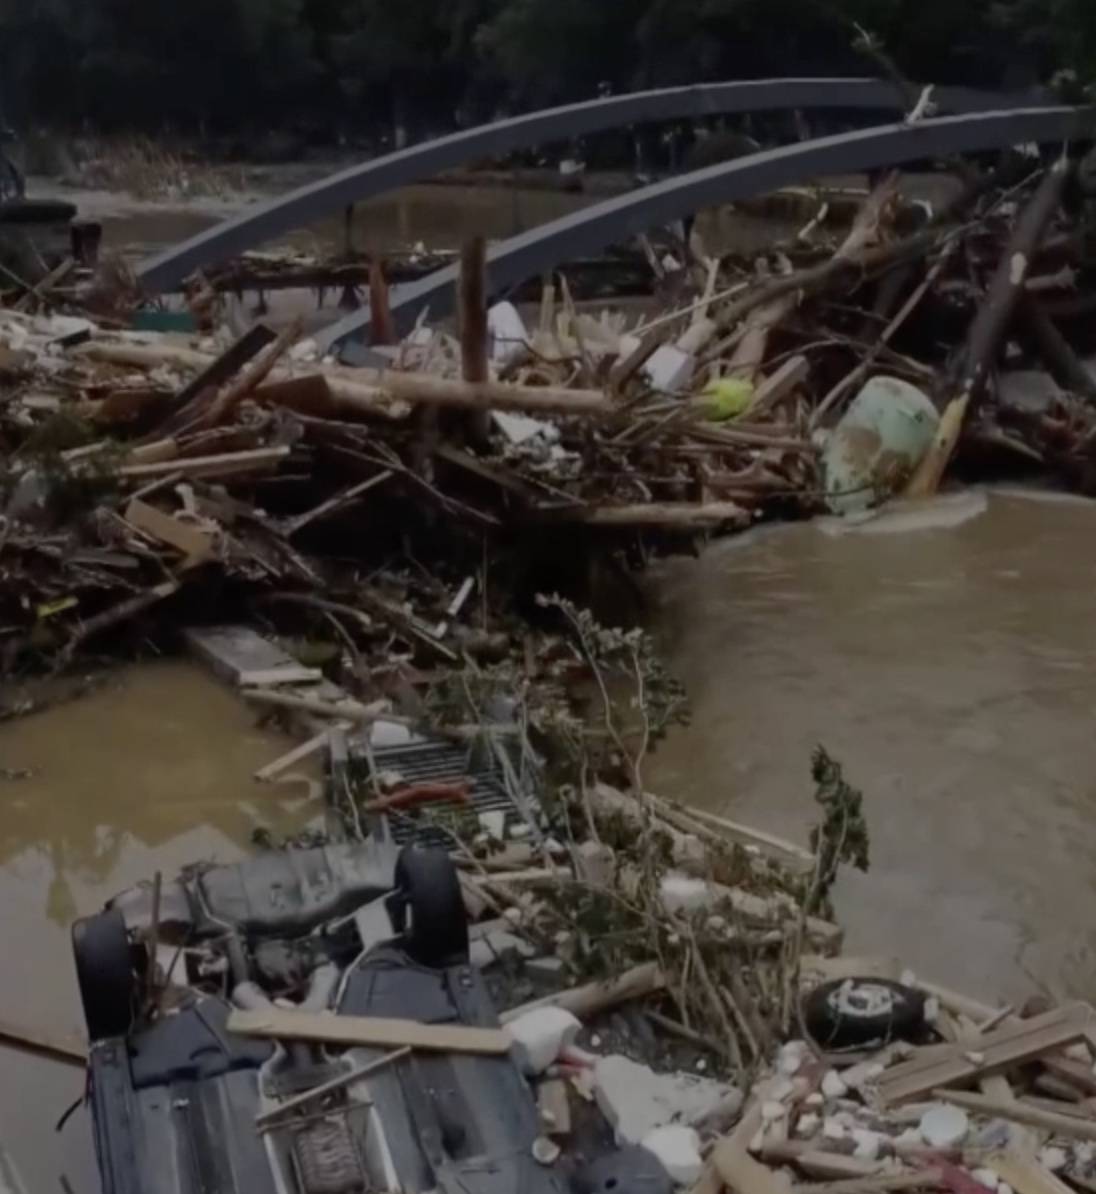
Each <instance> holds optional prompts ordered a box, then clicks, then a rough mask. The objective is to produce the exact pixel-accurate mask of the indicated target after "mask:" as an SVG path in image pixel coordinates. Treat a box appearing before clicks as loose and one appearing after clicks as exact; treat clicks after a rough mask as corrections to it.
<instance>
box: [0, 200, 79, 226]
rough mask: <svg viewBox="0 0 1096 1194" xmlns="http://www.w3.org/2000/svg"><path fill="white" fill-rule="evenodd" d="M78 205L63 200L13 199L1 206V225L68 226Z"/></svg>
mask: <svg viewBox="0 0 1096 1194" xmlns="http://www.w3.org/2000/svg"><path fill="white" fill-rule="evenodd" d="M75 216H76V204H75V203H66V202H65V201H64V200H62V199H12V200H9V201H8V202H7V203H3V204H0V224H67V223H69V222H70V221H71V220H73V219H74V218H75Z"/></svg>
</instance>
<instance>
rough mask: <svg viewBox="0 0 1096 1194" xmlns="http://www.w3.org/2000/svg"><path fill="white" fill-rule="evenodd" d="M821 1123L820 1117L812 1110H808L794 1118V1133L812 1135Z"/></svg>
mask: <svg viewBox="0 0 1096 1194" xmlns="http://www.w3.org/2000/svg"><path fill="white" fill-rule="evenodd" d="M821 1124H822V1117H821V1116H820V1115H817V1114H815V1112H813V1111H808V1112H806V1114H804V1115H801V1116H800V1117H799V1118H798V1119H797V1120H796V1122H795V1134H796V1135H797V1136H813V1135H815V1134H816V1133H817V1131H818V1129H819V1127H820V1126H821Z"/></svg>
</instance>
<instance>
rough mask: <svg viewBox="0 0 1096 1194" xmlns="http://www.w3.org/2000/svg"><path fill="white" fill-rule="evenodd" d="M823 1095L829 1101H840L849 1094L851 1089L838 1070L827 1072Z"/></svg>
mask: <svg viewBox="0 0 1096 1194" xmlns="http://www.w3.org/2000/svg"><path fill="white" fill-rule="evenodd" d="M822 1093H823V1094H824V1095H825V1096H826V1098H827V1099H839V1098H841V1097H842V1095H846V1094H848V1093H849V1088H848V1087H847V1086H846V1085H845V1080H844V1079H843V1078H842V1077H841V1075H840V1074H839V1073H838V1072H837V1071H836V1070H827V1071H826V1076H825V1077H824V1078H823V1079H822Z"/></svg>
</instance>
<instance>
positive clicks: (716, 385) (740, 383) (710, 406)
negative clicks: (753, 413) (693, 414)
mask: <svg viewBox="0 0 1096 1194" xmlns="http://www.w3.org/2000/svg"><path fill="white" fill-rule="evenodd" d="M753 396H754V386H753V382H752V381H746V380H745V379H744V378H741V377H720V378H717V379H716V380H715V381H710V382H708V384H707V385H706V386H705V387H704V391H703V393H702V394H701V395H700V397H701V399H702V400H703V402H704V406H705V409H706V411H707V415H708V418H709V419H711V420H712V422H713V423H722V422H724V421H725V420H727V419H737V418H738V416H739V415H740V414H742V412H743V411H745V410H747V409H748V408H749V405H750V403H751V402H753Z"/></svg>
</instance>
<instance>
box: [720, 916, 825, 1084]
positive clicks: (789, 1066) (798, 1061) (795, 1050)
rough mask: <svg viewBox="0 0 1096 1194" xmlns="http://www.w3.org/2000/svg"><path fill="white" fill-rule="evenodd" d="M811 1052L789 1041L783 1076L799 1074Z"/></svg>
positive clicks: (779, 1065)
mask: <svg viewBox="0 0 1096 1194" xmlns="http://www.w3.org/2000/svg"><path fill="white" fill-rule="evenodd" d="M710 923H711V922H709V924H710ZM809 1052H810V1050H809V1049H808V1048H807V1043H806V1041H788V1043H787V1044H786V1045H782V1046H781V1049H780V1058H779V1060H778V1061H777V1068H778V1069H779V1070H780V1072H781V1073H782V1074H787V1075H788V1077H793V1076H794V1075H795V1074H798V1073H799V1070H800V1067H801V1066H802V1065H803V1062H804V1061H805V1060H806V1057H807V1054H808V1053H809Z"/></svg>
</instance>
